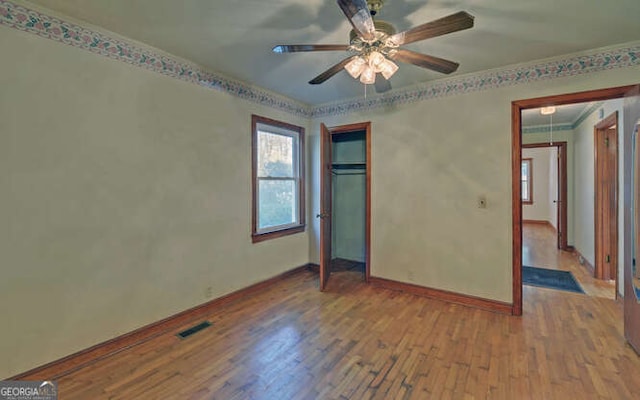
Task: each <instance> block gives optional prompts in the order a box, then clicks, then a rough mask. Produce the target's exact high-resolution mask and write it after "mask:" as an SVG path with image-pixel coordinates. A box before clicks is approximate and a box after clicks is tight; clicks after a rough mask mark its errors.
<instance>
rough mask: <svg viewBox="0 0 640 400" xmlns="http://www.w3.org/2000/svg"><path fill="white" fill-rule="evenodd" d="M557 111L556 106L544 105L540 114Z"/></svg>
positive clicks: (549, 113)
mask: <svg viewBox="0 0 640 400" xmlns="http://www.w3.org/2000/svg"><path fill="white" fill-rule="evenodd" d="M555 112H556V108H555V107H554V106H549V107H542V108H541V109H540V114H542V115H551V114H554V113H555Z"/></svg>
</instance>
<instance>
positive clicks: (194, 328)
mask: <svg viewBox="0 0 640 400" xmlns="http://www.w3.org/2000/svg"><path fill="white" fill-rule="evenodd" d="M210 326H211V322H209V321H204V322H201V323H199V324H198V325H196V326H192V327H191V328H189V329H187V330H184V331H182V332H180V333H178V334H177V335H176V336H178V337H179V338H180V339H185V338H188V337H189V336H191V335H193V334H194V333H196V332H200V331H201V330H203V329H205V328H208V327H210Z"/></svg>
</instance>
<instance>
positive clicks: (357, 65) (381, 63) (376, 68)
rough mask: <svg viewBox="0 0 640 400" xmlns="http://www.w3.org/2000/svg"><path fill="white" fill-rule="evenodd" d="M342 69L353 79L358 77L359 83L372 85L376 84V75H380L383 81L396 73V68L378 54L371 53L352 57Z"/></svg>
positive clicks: (392, 63) (391, 62)
mask: <svg viewBox="0 0 640 400" xmlns="http://www.w3.org/2000/svg"><path fill="white" fill-rule="evenodd" d="M344 69H345V70H346V71H347V72H348V73H349V75H351V76H352V77H353V79H358V77H359V78H360V82H362V83H364V84H365V85H372V84H374V83H375V82H376V74H378V73H380V74H382V76H384V78H385V79H389V78H391V77H392V76H393V74H395V73H396V71H397V70H398V66H397V65H396V64H395V63H394V62H393V61H391V60H389V59H387V58H386V57H385V56H383V55H382V54H380V53H379V52H377V51H372V52H371V53H369V54H367V55H364V56H357V57H354V58H353V59H352V60H351V61H349V62H348V63H347V64H346V65H345V66H344Z"/></svg>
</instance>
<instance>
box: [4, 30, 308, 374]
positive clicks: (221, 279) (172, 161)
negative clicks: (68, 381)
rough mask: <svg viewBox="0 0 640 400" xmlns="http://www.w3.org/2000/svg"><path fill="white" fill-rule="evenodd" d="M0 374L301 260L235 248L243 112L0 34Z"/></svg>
mask: <svg viewBox="0 0 640 400" xmlns="http://www.w3.org/2000/svg"><path fill="white" fill-rule="evenodd" d="M0 54H2V58H1V59H0V70H1V71H2V73H1V74H0V87H1V88H2V89H0V187H2V191H1V192H0V293H1V297H0V315H1V316H2V329H0V378H6V377H8V376H11V375H14V374H17V373H19V372H23V371H25V370H27V369H30V368H33V367H36V366H38V365H41V364H43V363H46V362H50V361H52V360H55V359H57V358H59V357H62V356H66V355H68V354H70V353H73V352H76V351H78V350H81V349H84V348H86V347H89V346H91V345H94V344H96V343H99V342H101V341H104V340H107V339H111V338H113V337H115V336H118V335H120V334H123V333H125V332H129V331H131V330H133V329H135V328H138V327H140V326H143V325H145V324H148V323H151V322H155V321H157V320H159V319H162V318H165V317H167V316H170V315H172V314H174V313H176V312H180V311H183V310H185V309H188V308H190V307H193V306H195V305H198V304H201V303H203V302H205V301H206V300H208V298H209V297H207V296H206V295H205V292H206V288H207V287H211V288H212V293H211V294H212V296H211V297H219V296H221V295H224V294H226V293H229V292H231V291H234V290H237V289H240V288H243V287H246V286H248V285H250V284H252V283H255V282H258V281H261V280H264V279H266V278H269V277H271V276H274V275H277V274H278V273H281V272H283V271H285V270H288V269H291V268H293V267H296V266H299V265H302V264H305V263H307V261H308V243H309V240H308V237H307V236H308V235H307V234H306V233H304V234H298V235H293V236H287V237H284V238H281V239H276V240H271V241H267V242H263V243H259V244H255V245H254V244H251V239H250V233H251V170H250V166H251V160H250V157H251V152H250V149H251V135H250V129H251V128H250V121H251V114H252V113H257V114H261V115H264V116H268V117H270V118H275V119H281V120H284V121H287V122H290V123H294V124H298V125H302V126H306V125H307V124H308V121H307V120H305V119H302V118H296V117H292V116H291V115H289V114H283V113H281V112H278V111H275V110H273V109H270V108H265V107H262V106H258V105H255V104H253V103H249V102H246V101H244V100H240V99H238V98H235V97H231V96H229V95H227V94H224V93H221V92H217V91H213V90H210V89H205V88H202V87H199V86H197V85H193V84H190V83H185V82H183V81H180V80H176V79H172V78H168V77H165V76H162V75H159V74H156V73H153V72H149V71H146V70H143V69H140V68H135V67H132V66H129V65H127V64H125V63H122V62H118V61H113V60H109V59H107V58H104V57H101V56H98V55H95V54H92V53H90V52H87V51H84V50H79V49H76V48H73V47H70V46H66V45H61V44H59V43H56V42H53V41H50V40H46V39H42V38H39V37H37V36H35V35H32V34H27V33H23V32H20V31H17V30H13V29H8V28H5V27H0Z"/></svg>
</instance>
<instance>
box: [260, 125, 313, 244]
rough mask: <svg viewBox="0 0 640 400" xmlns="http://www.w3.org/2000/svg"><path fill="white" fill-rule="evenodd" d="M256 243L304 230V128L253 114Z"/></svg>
mask: <svg viewBox="0 0 640 400" xmlns="http://www.w3.org/2000/svg"><path fill="white" fill-rule="evenodd" d="M251 128H252V129H251V130H252V155H253V164H252V165H253V168H252V173H253V207H252V208H253V216H252V234H251V237H252V240H253V242H254V243H256V242H261V241H263V240H267V239H272V238H276V237H280V236H284V235H290V234H293V233H297V232H303V231H304V150H303V149H304V128H301V127H299V126H295V125H290V124H287V123H284V122H280V121H274V120H271V119H268V118H264V117H260V116H257V115H253V116H252V117H251Z"/></svg>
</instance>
